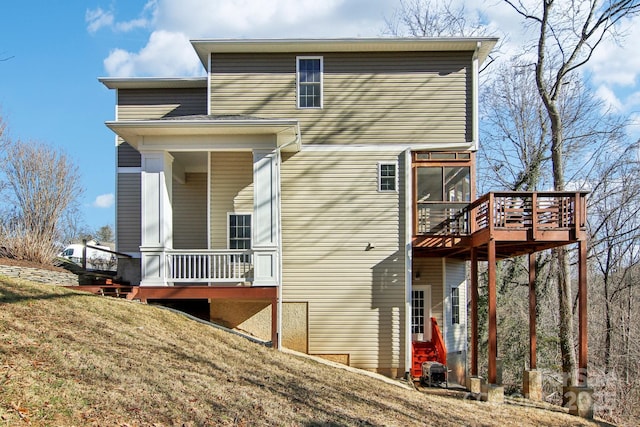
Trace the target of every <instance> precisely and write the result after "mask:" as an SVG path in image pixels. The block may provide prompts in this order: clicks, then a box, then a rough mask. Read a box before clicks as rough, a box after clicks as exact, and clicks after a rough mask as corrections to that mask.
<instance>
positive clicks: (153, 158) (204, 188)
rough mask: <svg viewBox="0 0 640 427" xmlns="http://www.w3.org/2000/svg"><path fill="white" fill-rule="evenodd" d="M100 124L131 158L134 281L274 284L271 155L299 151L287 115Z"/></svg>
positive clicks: (274, 168) (275, 186) (275, 199)
mask: <svg viewBox="0 0 640 427" xmlns="http://www.w3.org/2000/svg"><path fill="white" fill-rule="evenodd" d="M107 126H108V127H109V128H111V129H112V130H113V131H114V132H115V133H116V134H117V135H118V136H120V137H121V138H122V139H123V140H125V141H126V142H127V143H128V144H130V145H131V146H132V147H133V148H134V149H136V150H137V151H138V152H139V153H140V156H141V171H140V208H141V209H140V210H141V216H140V230H141V244H140V252H139V257H140V265H141V267H140V269H141V274H140V275H141V280H140V286H141V287H148V286H152V287H158V286H174V287H175V286H245V287H246V286H278V285H279V283H280V262H281V261H280V253H281V248H280V160H281V159H280V155H281V152H282V151H298V150H299V149H300V144H301V141H300V134H299V127H298V122H297V120H288V119H260V118H255V117H248V116H208V115H204V116H186V117H180V118H167V119H154V120H127V121H114V122H108V123H107ZM193 177H196V178H195V179H194V178H193ZM196 181H197V182H196ZM194 182H195V184H194Z"/></svg>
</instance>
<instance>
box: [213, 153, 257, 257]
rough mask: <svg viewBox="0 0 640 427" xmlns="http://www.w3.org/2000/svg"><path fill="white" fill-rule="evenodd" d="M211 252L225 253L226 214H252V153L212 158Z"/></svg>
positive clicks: (214, 155) (220, 154)
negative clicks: (215, 250)
mask: <svg viewBox="0 0 640 427" xmlns="http://www.w3.org/2000/svg"><path fill="white" fill-rule="evenodd" d="M210 155H211V175H210V179H211V183H210V185H211V249H226V248H227V247H228V241H227V227H228V225H227V214H228V213H229V212H236V213H252V212H253V155H252V153H251V152H212V153H211V154H210Z"/></svg>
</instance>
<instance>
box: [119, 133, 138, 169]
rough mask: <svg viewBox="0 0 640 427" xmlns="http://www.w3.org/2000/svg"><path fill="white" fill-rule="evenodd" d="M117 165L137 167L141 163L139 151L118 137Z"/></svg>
mask: <svg viewBox="0 0 640 427" xmlns="http://www.w3.org/2000/svg"><path fill="white" fill-rule="evenodd" d="M118 140H119V141H118V142H119V144H118V147H117V148H116V149H117V150H118V167H120V168H123V167H128V168H132V167H133V168H139V167H140V166H141V165H142V161H141V157H140V152H139V151H138V150H136V149H135V148H133V147H132V146H131V145H129V144H128V143H126V142H124V141H122V140H121V139H120V138H118Z"/></svg>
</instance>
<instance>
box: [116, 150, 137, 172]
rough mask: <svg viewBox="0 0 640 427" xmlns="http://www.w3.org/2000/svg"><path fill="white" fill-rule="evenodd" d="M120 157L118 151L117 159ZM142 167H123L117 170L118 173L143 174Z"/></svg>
mask: <svg viewBox="0 0 640 427" xmlns="http://www.w3.org/2000/svg"><path fill="white" fill-rule="evenodd" d="M117 156H118V152H117V150H116V157H117ZM141 172H142V167H135V166H134V167H130V166H122V167H117V168H116V173H141Z"/></svg>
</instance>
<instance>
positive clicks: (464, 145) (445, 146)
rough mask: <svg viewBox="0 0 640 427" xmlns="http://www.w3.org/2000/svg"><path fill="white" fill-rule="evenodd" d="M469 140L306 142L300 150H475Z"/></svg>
mask: <svg viewBox="0 0 640 427" xmlns="http://www.w3.org/2000/svg"><path fill="white" fill-rule="evenodd" d="M473 149H474V148H473V145H472V144H470V143H469V142H461V143H432V144H375V143H372V144H348V145H346V144H343V145H338V144H335V145H332V144H323V145H320V144H317V145H315V144H305V145H303V146H302V148H301V149H300V151H336V152H341V151H344V152H348V151H394V150H395V151H396V152H398V153H399V152H402V151H405V150H410V151H473Z"/></svg>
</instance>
